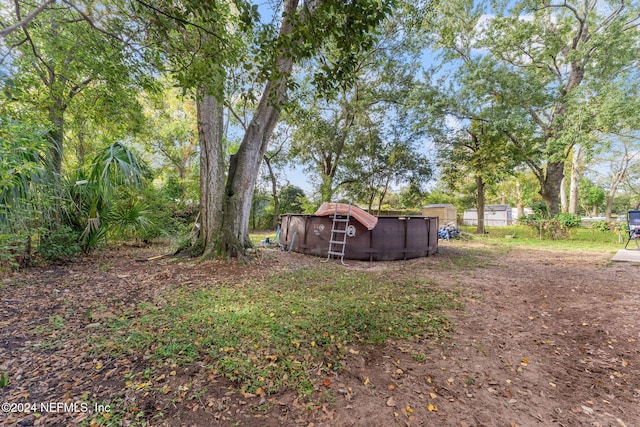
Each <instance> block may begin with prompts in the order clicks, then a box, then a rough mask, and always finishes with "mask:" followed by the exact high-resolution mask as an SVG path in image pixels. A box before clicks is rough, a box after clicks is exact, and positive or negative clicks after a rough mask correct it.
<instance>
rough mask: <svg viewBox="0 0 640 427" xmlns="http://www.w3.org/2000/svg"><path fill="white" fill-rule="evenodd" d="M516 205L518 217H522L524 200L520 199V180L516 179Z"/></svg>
mask: <svg viewBox="0 0 640 427" xmlns="http://www.w3.org/2000/svg"><path fill="white" fill-rule="evenodd" d="M516 207H517V208H518V219H524V202H523V201H522V189H521V188H520V181H519V180H516Z"/></svg>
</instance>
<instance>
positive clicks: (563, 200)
mask: <svg viewBox="0 0 640 427" xmlns="http://www.w3.org/2000/svg"><path fill="white" fill-rule="evenodd" d="M560 209H561V210H562V212H567V211H568V209H569V204H568V203H567V186H566V183H565V179H564V177H563V178H562V181H561V182H560Z"/></svg>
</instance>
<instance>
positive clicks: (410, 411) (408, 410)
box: [404, 405, 413, 414]
mask: <svg viewBox="0 0 640 427" xmlns="http://www.w3.org/2000/svg"><path fill="white" fill-rule="evenodd" d="M404 410H405V411H407V413H409V414H413V409H411V406H409V405H407V406H406V408H404Z"/></svg>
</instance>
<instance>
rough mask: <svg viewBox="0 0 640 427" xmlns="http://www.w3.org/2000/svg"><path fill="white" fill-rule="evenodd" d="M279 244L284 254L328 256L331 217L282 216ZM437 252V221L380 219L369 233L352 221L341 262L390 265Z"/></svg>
mask: <svg viewBox="0 0 640 427" xmlns="http://www.w3.org/2000/svg"><path fill="white" fill-rule="evenodd" d="M281 219H282V229H281V232H280V243H281V244H283V245H284V248H285V249H287V250H292V251H294V252H300V253H303V254H309V255H316V256H323V257H326V256H327V251H328V250H329V240H330V238H331V226H332V224H333V217H332V216H318V215H301V214H288V215H283V216H282V217H281ZM437 250H438V218H437V217H425V216H402V217H398V216H380V217H378V223H377V224H376V225H375V227H374V228H373V229H372V230H368V229H367V228H366V227H365V226H364V225H362V224H361V223H359V222H358V221H357V220H355V219H354V218H353V217H352V218H351V219H350V221H349V228H348V232H347V243H346V246H345V252H344V258H345V259H353V260H363V261H393V260H400V259H401V260H405V259H411V258H419V257H426V256H429V255H433V254H435V253H436V252H437Z"/></svg>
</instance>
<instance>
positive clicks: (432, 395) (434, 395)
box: [429, 392, 438, 399]
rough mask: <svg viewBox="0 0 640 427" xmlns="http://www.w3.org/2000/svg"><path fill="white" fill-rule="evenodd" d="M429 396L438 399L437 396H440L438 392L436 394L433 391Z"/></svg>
mask: <svg viewBox="0 0 640 427" xmlns="http://www.w3.org/2000/svg"><path fill="white" fill-rule="evenodd" d="M429 397H430V398H432V399H437V398H438V395H437V394H435V393H433V392H430V393H429Z"/></svg>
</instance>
